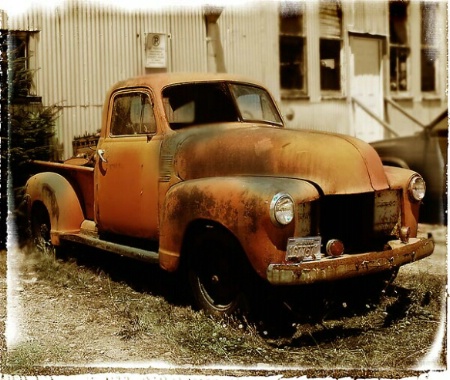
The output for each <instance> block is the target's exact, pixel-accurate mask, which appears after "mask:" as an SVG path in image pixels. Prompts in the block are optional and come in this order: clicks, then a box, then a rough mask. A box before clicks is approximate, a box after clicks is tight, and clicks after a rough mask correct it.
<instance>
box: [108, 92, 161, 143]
mask: <svg viewBox="0 0 450 380" xmlns="http://www.w3.org/2000/svg"><path fill="white" fill-rule="evenodd" d="M137 95H139V96H140V97H146V99H147V100H148V104H150V107H151V110H153V112H152V114H153V123H154V126H155V127H154V131H147V132H141V133H136V132H134V133H119V134H115V133H113V121H114V107H115V104H116V100H118V98H121V97H125V96H130V97H133V96H137ZM130 110H131V104H130ZM130 112H131V111H130ZM143 113H144V108H143V107H142V108H141V111H140V122H139V124H140V125H141V127H142V124H143ZM156 120H157V117H156V113H155V104H154V101H153V94H152V93H151V91H149V89H147V88H133V89H126V90H119V91H116V92H115V93H114V94H113V95H112V96H111V101H110V106H109V117H108V122H109V128H108V137H110V138H123V137H143V136H154V135H156V133H157V129H158V123H157V122H156Z"/></svg>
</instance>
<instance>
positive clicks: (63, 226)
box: [25, 172, 84, 245]
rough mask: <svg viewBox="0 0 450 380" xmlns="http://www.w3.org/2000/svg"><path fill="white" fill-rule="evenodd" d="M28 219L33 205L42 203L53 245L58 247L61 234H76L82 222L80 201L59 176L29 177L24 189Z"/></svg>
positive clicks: (39, 175) (37, 175)
mask: <svg viewBox="0 0 450 380" xmlns="http://www.w3.org/2000/svg"><path fill="white" fill-rule="evenodd" d="M25 197H26V201H27V212H28V218H29V220H30V218H31V212H32V209H33V205H34V204H36V202H40V203H42V204H43V205H44V206H45V208H46V209H47V211H48V215H49V217H50V224H51V226H50V227H51V229H50V235H51V240H52V244H53V245H59V235H60V234H62V233H78V232H79V231H80V226H81V223H82V222H83V220H84V215H83V210H82V208H81V205H80V201H79V199H78V197H77V194H76V193H75V190H74V189H73V187H72V185H71V184H70V183H69V182H68V181H67V180H66V179H65V178H64V177H63V176H61V175H60V174H57V173H52V172H45V173H39V174H36V175H34V176H33V177H31V178H30V179H29V180H28V181H27V184H26V187H25Z"/></svg>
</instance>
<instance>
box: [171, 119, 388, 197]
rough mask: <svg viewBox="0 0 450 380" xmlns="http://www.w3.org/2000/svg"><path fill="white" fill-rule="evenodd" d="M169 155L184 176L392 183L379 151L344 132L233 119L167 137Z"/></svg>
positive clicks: (341, 184)
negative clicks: (336, 132)
mask: <svg viewBox="0 0 450 380" xmlns="http://www.w3.org/2000/svg"><path fill="white" fill-rule="evenodd" d="M166 143H167V144H168V145H166V144H164V145H165V146H164V147H163V154H164V155H165V157H168V155H169V156H170V157H173V164H174V167H173V169H174V170H175V173H174V174H176V175H178V177H179V178H180V179H182V180H190V179H199V178H204V177H219V176H272V177H285V178H298V179H303V180H306V181H309V182H312V183H314V184H315V185H316V186H317V187H319V188H320V189H322V191H323V193H324V194H354V193H363V192H371V191H374V190H382V189H386V188H388V187H389V185H388V181H387V178H386V175H385V172H384V169H383V165H382V163H381V160H380V158H379V156H378V154H377V153H376V152H375V150H374V149H373V148H372V147H371V146H370V145H369V144H367V143H365V142H363V141H361V140H358V139H356V138H352V137H349V136H345V135H336V134H329V133H322V132H316V131H305V130H293V129H286V128H277V127H268V126H264V125H255V124H244V123H232V124H231V123H228V124H226V125H220V124H214V125H210V126H206V125H202V126H200V127H190V128H187V129H185V130H180V131H178V132H176V133H175V134H174V135H172V136H171V137H169V138H168V139H167V140H166Z"/></svg>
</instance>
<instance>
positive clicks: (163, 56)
mask: <svg viewBox="0 0 450 380" xmlns="http://www.w3.org/2000/svg"><path fill="white" fill-rule="evenodd" d="M145 67H146V68H165V67H167V34H164V33H147V36H146V39H145Z"/></svg>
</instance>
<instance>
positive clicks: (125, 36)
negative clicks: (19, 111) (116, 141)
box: [8, 2, 207, 158]
mask: <svg viewBox="0 0 450 380" xmlns="http://www.w3.org/2000/svg"><path fill="white" fill-rule="evenodd" d="M8 27H9V28H10V29H21V30H38V31H39V33H36V35H35V38H36V41H35V45H36V49H35V57H34V59H35V62H36V67H37V68H38V71H37V73H36V76H35V87H36V90H35V91H36V93H37V94H38V95H40V96H42V99H43V103H44V104H46V105H50V104H58V105H60V106H61V107H62V113H61V117H60V118H59V120H58V125H57V131H58V139H59V142H60V143H62V144H63V145H64V149H65V154H64V156H65V157H64V158H67V157H69V156H70V155H71V154H72V148H71V147H72V140H73V137H74V136H79V135H84V134H87V133H93V132H95V131H96V130H97V129H99V128H100V126H101V124H100V123H101V108H102V106H103V101H104V96H105V93H106V91H107V90H108V89H109V87H110V86H111V85H112V84H113V83H115V82H117V81H118V80H121V79H125V78H127V77H131V76H135V75H142V74H144V73H146V69H145V62H144V57H145V55H144V53H145V35H146V33H167V34H168V35H169V38H168V49H167V50H168V51H167V54H168V67H167V71H206V63H207V61H206V40H205V26H204V21H203V14H202V10H201V8H181V9H176V10H175V9H165V11H164V12H156V11H148V10H147V11H146V10H141V11H133V12H128V11H127V10H120V9H114V8H112V7H105V6H102V5H98V4H95V3H84V2H75V3H67V5H66V6H64V7H59V8H56V9H53V10H50V9H45V8H40V9H33V10H31V11H29V12H26V13H23V14H20V15H18V16H16V17H14V18H10V19H9V23H8ZM32 45H34V44H33V43H32ZM150 71H151V69H147V72H150Z"/></svg>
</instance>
